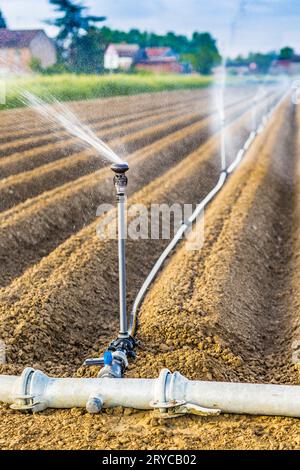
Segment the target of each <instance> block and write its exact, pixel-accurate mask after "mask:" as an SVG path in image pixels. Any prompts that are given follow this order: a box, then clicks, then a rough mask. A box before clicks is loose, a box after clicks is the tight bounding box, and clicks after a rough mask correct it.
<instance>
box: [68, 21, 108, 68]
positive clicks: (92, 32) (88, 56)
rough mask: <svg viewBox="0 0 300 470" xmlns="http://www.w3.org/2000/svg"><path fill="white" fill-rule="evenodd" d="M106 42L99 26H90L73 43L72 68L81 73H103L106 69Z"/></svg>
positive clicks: (70, 61)
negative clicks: (85, 32)
mask: <svg viewBox="0 0 300 470" xmlns="http://www.w3.org/2000/svg"><path fill="white" fill-rule="evenodd" d="M104 52H105V43H104V41H103V37H102V33H101V31H100V30H99V29H98V28H90V29H89V31H88V32H87V34H85V35H83V36H79V37H78V38H77V39H76V40H75V41H74V44H73V48H72V54H71V56H70V60H69V63H70V66H71V68H72V69H73V70H74V71H76V72H79V73H101V72H103V70H104V65H103V62H104Z"/></svg>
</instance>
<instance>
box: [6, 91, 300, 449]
mask: <svg viewBox="0 0 300 470" xmlns="http://www.w3.org/2000/svg"><path fill="white" fill-rule="evenodd" d="M212 93H213V92H212V91H209V90H201V91H195V90H193V91H182V92H169V93H159V94H149V95H143V96H137V97H127V98H110V99H106V100H96V101H94V102H81V103H74V104H73V105H72V107H73V108H74V110H75V111H76V112H77V113H78V114H79V115H80V117H81V119H82V120H83V121H84V122H86V123H87V124H89V125H90V126H91V128H92V129H93V130H94V131H95V132H96V133H97V134H98V135H99V136H100V137H101V138H103V139H104V140H105V141H106V142H108V144H109V145H110V146H111V147H112V148H113V149H114V150H115V151H116V152H117V153H119V154H120V156H121V157H123V158H124V159H126V160H127V161H128V162H129V163H130V172H129V173H128V177H129V186H128V195H129V203H134V202H137V203H143V204H144V205H145V206H147V207H150V204H152V203H166V204H173V203H180V204H184V203H189V204H196V203H197V202H198V201H200V200H201V199H202V198H203V197H204V196H205V195H206V194H207V193H208V192H209V190H210V189H211V188H212V187H213V186H214V184H215V183H216V181H217V179H218V175H219V171H220V135H219V127H218V121H219V119H218V114H217V110H216V105H215V103H214V100H213V99H212ZM278 96H279V93H278V91H276V90H275V89H271V88H270V90H268V94H267V96H265V97H264V98H263V100H262V102H261V103H260V104H259V105H258V110H257V111H258V117H259V116H262V114H263V113H264V112H265V110H266V106H270V105H272V103H274V102H276V100H278ZM252 97H253V89H252V88H251V87H248V88H246V87H245V88H243V87H239V88H236V89H234V88H232V89H231V90H229V92H228V94H227V98H226V110H227V111H226V116H227V157H228V163H229V162H230V161H232V160H233V158H234V157H235V155H236V153H237V151H238V150H239V148H240V146H241V145H242V144H243V143H244V141H245V139H246V138H247V136H248V134H249V130H250V129H251V120H252V112H251V103H252ZM299 118H300V113H299V111H298V110H297V109H296V108H295V106H293V105H292V104H291V103H290V102H289V100H286V102H284V103H283V104H282V105H281V106H280V107H279V108H278V109H277V111H276V113H274V114H273V116H272V118H271V120H270V121H269V123H268V125H267V127H266V128H265V130H264V131H263V132H262V133H261V134H260V135H259V136H258V138H257V139H256V141H255V143H254V144H253V146H252V147H251V149H250V151H249V152H248V153H247V156H246V158H245V160H244V161H243V162H242V164H241V166H240V167H239V168H238V169H237V171H236V172H235V173H234V174H233V175H232V176H231V177H230V179H229V180H228V182H227V183H226V185H225V187H224V188H223V189H222V191H221V192H220V193H219V194H218V195H217V197H216V198H215V199H214V201H213V202H212V203H211V204H210V206H209V207H208V209H207V210H206V213H205V240H204V245H203V247H202V248H201V250H197V251H187V250H186V247H185V242H184V241H182V243H181V244H180V245H179V248H178V249H177V250H176V252H175V253H174V255H173V256H172V257H171V258H170V259H169V261H168V262H167V263H166V265H165V267H164V269H163V270H162V272H161V273H160V275H159V277H158V278H157V280H156V281H155V283H154V284H153V286H152V288H151V289H150V291H149V293H148V294H147V296H146V299H145V301H144V303H143V306H142V308H141V311H140V315H139V323H138V332H137V333H138V339H139V341H140V345H139V348H138V351H137V353H138V357H137V360H136V361H134V362H132V363H131V365H130V367H129V369H128V371H127V376H131V377H157V375H158V373H159V371H160V369H161V368H162V367H168V368H169V369H170V370H172V371H174V370H179V371H180V372H181V373H182V374H184V375H186V376H187V377H189V378H194V379H198V380H201V379H205V380H226V381H247V382H272V383H293V384H296V383H299V382H300V377H299V370H300V367H299V370H298V366H297V365H296V364H294V362H293V361H292V354H293V344H295V343H294V342H295V341H297V340H299V339H300V313H299V305H300V289H299V282H298V278H299V274H298V271H299V270H300V261H299V260H300V257H299V253H300V208H299V187H300V186H299V184H300V181H299V174H300V173H299V163H298V157H299V137H300V135H299V130H298V126H299ZM0 119H1V130H0V177H1V179H0V210H1V212H0V270H1V289H0V339H1V340H3V341H4V342H5V345H6V355H7V363H6V364H5V365H1V366H0V373H9V374H16V373H20V372H21V371H22V370H23V368H24V367H25V366H29V365H30V366H32V367H35V368H39V369H41V370H43V371H45V372H47V373H49V374H52V375H59V376H67V375H68V376H70V375H79V376H82V375H84V376H88V375H96V374H97V370H94V369H93V368H92V369H86V368H84V367H82V366H81V364H82V362H83V360H84V359H85V358H86V357H91V356H93V355H95V354H96V355H98V354H99V351H102V350H103V348H105V347H106V346H107V344H108V342H109V341H110V340H111V339H113V338H114V337H115V336H116V333H117V330H118V314H117V311H118V294H117V285H118V278H117V272H118V270H117V262H118V260H117V249H116V248H117V247H116V241H115V240H110V239H108V238H107V239H100V238H99V237H98V235H97V234H96V227H97V224H98V223H99V218H97V217H96V209H97V206H98V205H99V204H102V203H113V201H114V188H113V185H112V174H111V171H110V169H109V168H108V166H107V165H105V164H104V163H103V161H102V160H101V159H99V158H98V156H97V155H96V154H95V152H93V151H92V150H87V149H86V148H84V147H83V145H82V144H81V143H80V142H79V141H78V140H76V139H75V138H73V137H70V136H68V135H67V134H66V133H65V132H64V131H63V130H62V129H60V128H59V127H57V129H53V128H52V129H51V130H50V131H49V129H47V126H46V124H45V123H42V122H41V121H40V120H39V118H38V117H37V116H36V115H35V114H34V113H33V112H32V111H29V110H13V111H6V112H2V113H1V115H0ZM16 122H17V125H16V124H15V123H16ZM20 123H23V125H21V124H20ZM167 243H168V240H135V241H134V240H128V242H127V268H128V303H129V305H130V304H131V303H132V301H133V299H134V296H135V295H136V294H137V292H138V289H139V287H140V285H141V284H142V282H143V280H144V279H145V277H146V276H147V274H148V272H149V270H150V269H151V267H152V265H153V263H154V262H155V260H156V259H157V258H158V257H159V255H160V254H161V252H162V250H163V249H164V247H165V246H166V245H167ZM0 420H1V425H0V448H3V449H8V448H9V449H37V448H38V449H41V448H43V449H51V448H54V449H67V448H72V449H94V448H96V449H97V448H98V449H139V448H141V449H203V448H205V449H209V448H219V449H223V448H226V449H228V448H235V449H237V448H242V449H244V448H251V449H256V448H259V449H265V448H266V449H273V448H274V449H275V448H276V449H278V448H289V449H296V448H300V425H299V424H298V420H297V419H291V418H271V417H269V418H267V417H247V416H234V415H233V416H232V415H231V416H229V415H221V416H220V417H213V418H208V417H207V418H199V417H190V416H187V417H183V418H178V419H174V420H167V422H166V421H164V420H161V419H157V418H155V417H153V415H152V414H151V413H150V412H148V413H144V412H135V411H133V410H123V409H114V410H106V411H104V412H103V413H102V414H100V415H89V414H87V413H86V412H85V411H84V410H76V409H74V410H65V411H59V410H47V411H45V412H43V413H41V414H38V415H30V414H27V415H26V414H25V415H23V414H19V413H16V412H14V411H12V410H10V409H9V407H7V406H4V405H3V406H1V407H0Z"/></svg>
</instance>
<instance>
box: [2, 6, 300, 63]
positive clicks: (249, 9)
mask: <svg viewBox="0 0 300 470" xmlns="http://www.w3.org/2000/svg"><path fill="white" fill-rule="evenodd" d="M82 3H84V4H85V5H86V6H88V7H89V12H90V13H91V14H95V15H105V16H107V21H106V23H105V24H106V25H107V26H110V27H112V28H119V29H123V30H128V29H130V28H134V27H137V28H140V29H142V30H148V31H154V32H157V33H165V32H167V31H170V30H172V31H175V32H177V33H183V34H187V35H190V34H191V33H192V32H193V31H195V30H197V31H210V32H211V33H212V34H213V35H214V36H215V37H216V38H217V40H218V44H219V46H220V48H221V49H222V50H226V51H227V52H228V54H229V55H230V56H234V55H236V54H237V53H240V52H241V53H245V52H248V51H250V50H251V51H257V50H260V51H268V50H272V49H273V50H274V49H279V48H281V47H283V46H285V45H291V46H293V47H294V48H295V49H296V50H297V51H298V52H299V53H300V27H299V25H300V0H82ZM0 8H1V9H2V11H3V14H4V15H5V17H6V19H7V22H8V24H9V27H10V28H11V29H14V28H16V29H17V28H45V29H46V30H47V31H48V33H49V34H50V35H52V36H53V35H54V34H55V30H54V29H53V28H52V27H49V26H47V25H45V24H44V23H43V20H44V19H47V18H51V17H54V13H53V6H51V5H50V4H49V1H48V0H0Z"/></svg>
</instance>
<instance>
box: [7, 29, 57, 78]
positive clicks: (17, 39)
mask: <svg viewBox="0 0 300 470" xmlns="http://www.w3.org/2000/svg"><path fill="white" fill-rule="evenodd" d="M32 59H38V60H39V61H40V64H41V66H42V67H43V68H47V67H50V66H51V65H54V64H55V63H56V60H57V55H56V48H55V44H54V42H53V41H52V40H51V39H50V38H49V37H48V36H47V34H46V33H45V31H44V30H43V29H26V30H9V29H4V28H3V29H0V71H1V72H2V73H3V72H6V73H30V72H31V68H30V64H31V62H32Z"/></svg>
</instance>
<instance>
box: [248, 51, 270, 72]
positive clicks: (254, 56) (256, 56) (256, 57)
mask: <svg viewBox="0 0 300 470" xmlns="http://www.w3.org/2000/svg"><path fill="white" fill-rule="evenodd" d="M276 58H277V54H276V52H273V51H272V52H267V53H266V54H262V53H260V52H256V53H250V54H249V55H248V57H247V62H248V64H251V63H254V64H256V66H257V71H258V72H260V73H268V71H269V69H270V67H271V65H272V62H273V61H274V60H276Z"/></svg>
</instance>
